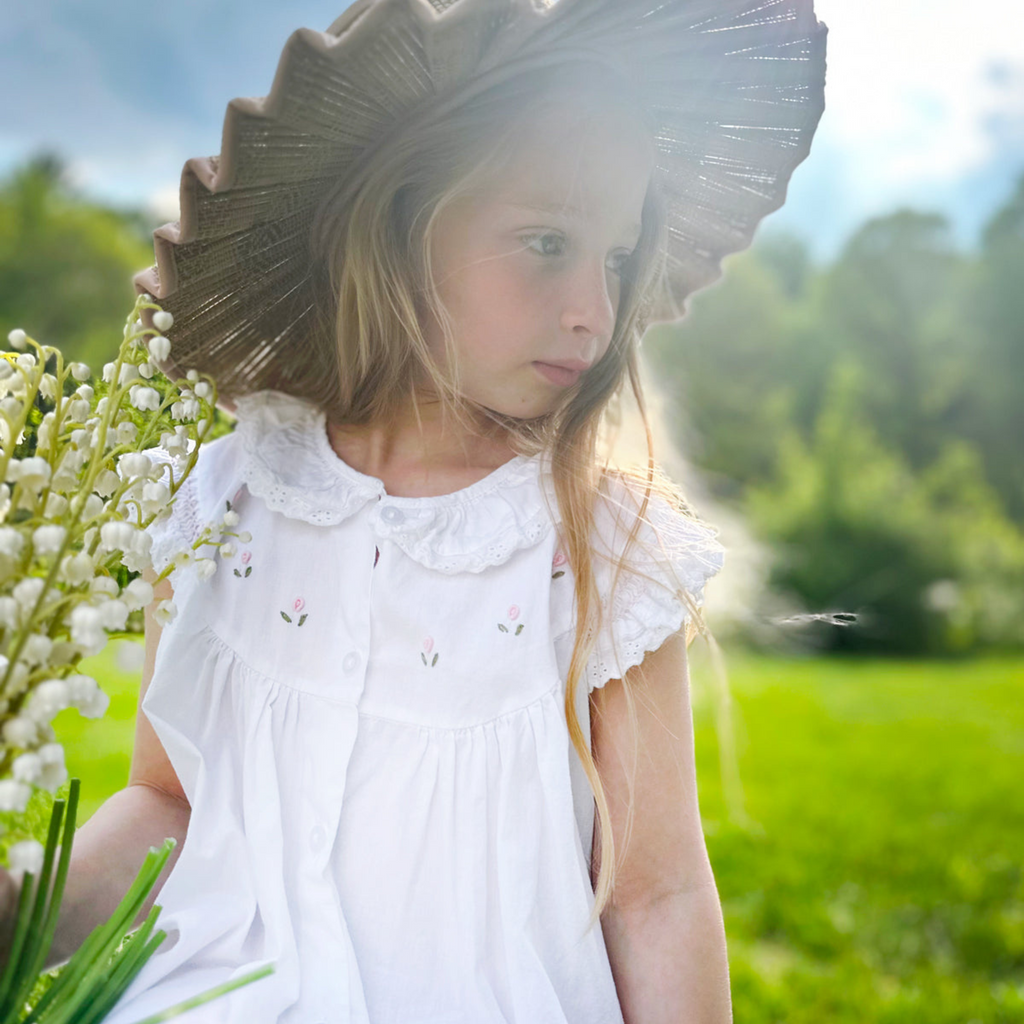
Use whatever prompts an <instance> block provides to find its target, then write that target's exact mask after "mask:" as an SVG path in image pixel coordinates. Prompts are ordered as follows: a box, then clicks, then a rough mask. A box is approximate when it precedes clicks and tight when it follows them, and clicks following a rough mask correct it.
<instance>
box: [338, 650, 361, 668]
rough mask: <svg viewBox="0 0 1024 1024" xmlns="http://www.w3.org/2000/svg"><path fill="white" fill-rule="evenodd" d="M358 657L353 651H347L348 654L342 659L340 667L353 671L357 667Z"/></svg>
mask: <svg viewBox="0 0 1024 1024" xmlns="http://www.w3.org/2000/svg"><path fill="white" fill-rule="evenodd" d="M360 660H361V659H360V657H359V655H358V654H357V653H356V652H355V651H349V652H348V654H346V655H345V657H344V658H343V659H342V662H341V667H342V668H343V669H344V670H345V671H346V672H349V673H351V672H355V670H356V669H357V668H359V662H360Z"/></svg>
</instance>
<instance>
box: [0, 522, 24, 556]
mask: <svg viewBox="0 0 1024 1024" xmlns="http://www.w3.org/2000/svg"><path fill="white" fill-rule="evenodd" d="M24 547H25V538H24V536H23V535H22V532H21V530H18V529H15V527H13V526H0V555H8V556H9V557H11V558H17V557H18V556H19V555H20V554H21V552H22V550H23V549H24Z"/></svg>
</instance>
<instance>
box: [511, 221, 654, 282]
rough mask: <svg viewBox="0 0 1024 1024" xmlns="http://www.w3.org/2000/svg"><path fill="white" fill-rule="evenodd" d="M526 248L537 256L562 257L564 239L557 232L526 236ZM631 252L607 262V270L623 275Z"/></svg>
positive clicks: (631, 256) (623, 253)
mask: <svg viewBox="0 0 1024 1024" xmlns="http://www.w3.org/2000/svg"><path fill="white" fill-rule="evenodd" d="M523 242H524V243H525V244H526V246H527V248H531V249H533V251H534V252H536V253H537V255H539V256H564V255H565V244H566V243H565V237H564V236H563V235H561V234H559V233H557V232H553V231H548V232H546V233H545V234H542V235H527V236H525V237H524V238H523ZM633 255H634V254H633V253H631V252H618V253H616V254H615V255H614V256H612V257H610V258H609V260H608V269H609V270H610V271H611V272H612V273H613V274H620V275H621V274H623V273H625V272H626V270H628V268H629V264H630V262H631V261H632V259H633Z"/></svg>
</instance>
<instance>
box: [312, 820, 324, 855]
mask: <svg viewBox="0 0 1024 1024" xmlns="http://www.w3.org/2000/svg"><path fill="white" fill-rule="evenodd" d="M326 842H327V833H326V832H325V831H324V829H323V826H322V825H314V826H313V828H312V830H311V831H310V833H309V848H310V849H311V850H312V851H313V852H314V853H316V851H317V850H320V849H322V848H323V845H324V843H326Z"/></svg>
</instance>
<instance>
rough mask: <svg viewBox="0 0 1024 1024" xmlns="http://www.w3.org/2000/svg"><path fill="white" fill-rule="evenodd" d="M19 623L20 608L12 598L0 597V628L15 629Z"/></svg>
mask: <svg viewBox="0 0 1024 1024" xmlns="http://www.w3.org/2000/svg"><path fill="white" fill-rule="evenodd" d="M20 622H21V606H20V605H19V604H18V602H17V601H15V600H14V598H13V597H0V627H3V628H4V629H17V628H18V625H19V623H20Z"/></svg>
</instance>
